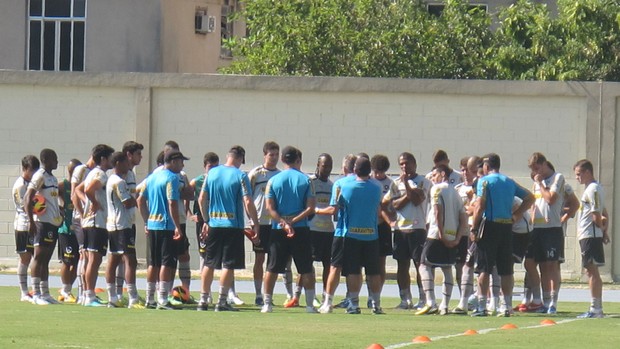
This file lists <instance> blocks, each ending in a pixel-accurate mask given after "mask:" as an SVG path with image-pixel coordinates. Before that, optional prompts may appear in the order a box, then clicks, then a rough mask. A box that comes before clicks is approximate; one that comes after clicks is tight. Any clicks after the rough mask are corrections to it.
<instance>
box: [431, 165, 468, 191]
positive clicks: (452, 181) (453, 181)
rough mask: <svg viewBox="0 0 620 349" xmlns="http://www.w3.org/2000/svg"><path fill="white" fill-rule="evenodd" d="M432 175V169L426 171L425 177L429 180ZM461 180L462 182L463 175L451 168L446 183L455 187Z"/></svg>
mask: <svg viewBox="0 0 620 349" xmlns="http://www.w3.org/2000/svg"><path fill="white" fill-rule="evenodd" d="M432 176H433V171H431V172H429V173H427V174H426V176H425V177H426V179H428V180H429V181H430V180H432ZM462 182H463V176H461V173H460V172H458V171H455V170H454V169H452V172H450V175H448V184H449V185H450V186H451V187H452V188H455V189H456V186H457V185H459V184H460V183H462Z"/></svg>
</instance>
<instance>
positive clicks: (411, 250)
mask: <svg viewBox="0 0 620 349" xmlns="http://www.w3.org/2000/svg"><path fill="white" fill-rule="evenodd" d="M425 241H426V230H424V229H416V230H414V231H413V232H411V233H403V232H401V231H400V230H396V231H394V255H393V256H394V259H396V260H403V259H413V261H414V262H416V263H420V261H421V260H422V248H423V247H424V242H425Z"/></svg>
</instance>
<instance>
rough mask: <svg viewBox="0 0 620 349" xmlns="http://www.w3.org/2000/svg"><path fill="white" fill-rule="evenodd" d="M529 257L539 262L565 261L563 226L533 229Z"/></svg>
mask: <svg viewBox="0 0 620 349" xmlns="http://www.w3.org/2000/svg"><path fill="white" fill-rule="evenodd" d="M527 258H533V259H534V260H535V261H536V262H537V263H541V262H554V261H559V262H560V263H561V262H564V230H562V227H554V228H535V229H534V230H532V237H531V239H530V244H529V246H528V247H527Z"/></svg>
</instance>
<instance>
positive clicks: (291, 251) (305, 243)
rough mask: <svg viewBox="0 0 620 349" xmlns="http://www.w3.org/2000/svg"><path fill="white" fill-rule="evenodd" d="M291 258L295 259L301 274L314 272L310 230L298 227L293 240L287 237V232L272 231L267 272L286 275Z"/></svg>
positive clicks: (280, 230)
mask: <svg viewBox="0 0 620 349" xmlns="http://www.w3.org/2000/svg"><path fill="white" fill-rule="evenodd" d="M291 257H293V261H294V262H295V266H296V267H297V272H298V273H299V274H309V273H312V272H313V268H312V248H311V243H310V228H308V227H296V228H295V235H294V236H293V237H292V238H288V237H286V232H285V231H284V230H282V229H274V230H272V231H271V239H270V241H269V256H268V257H267V271H269V272H271V273H278V274H281V273H284V272H285V270H286V264H287V263H288V261H289V259H290V258H291Z"/></svg>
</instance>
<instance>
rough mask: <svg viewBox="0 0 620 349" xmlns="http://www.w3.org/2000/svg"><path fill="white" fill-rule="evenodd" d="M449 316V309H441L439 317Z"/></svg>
mask: <svg viewBox="0 0 620 349" xmlns="http://www.w3.org/2000/svg"><path fill="white" fill-rule="evenodd" d="M448 314H450V312H449V311H448V308H441V309H439V315H448Z"/></svg>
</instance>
